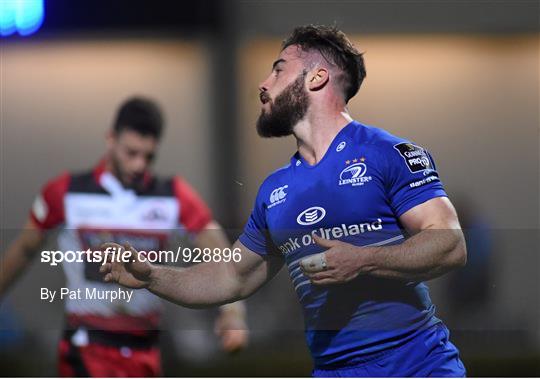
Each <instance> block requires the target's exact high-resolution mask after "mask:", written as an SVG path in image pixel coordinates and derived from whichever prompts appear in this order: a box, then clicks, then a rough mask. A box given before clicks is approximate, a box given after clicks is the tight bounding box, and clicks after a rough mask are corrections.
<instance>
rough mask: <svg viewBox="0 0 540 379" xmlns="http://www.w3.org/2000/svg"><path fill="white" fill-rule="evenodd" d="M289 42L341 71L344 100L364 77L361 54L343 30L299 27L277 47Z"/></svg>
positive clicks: (287, 45) (321, 26) (354, 92)
mask: <svg viewBox="0 0 540 379" xmlns="http://www.w3.org/2000/svg"><path fill="white" fill-rule="evenodd" d="M292 45H298V46H299V47H300V48H301V49H302V50H304V51H310V50H316V51H318V52H319V53H320V54H321V55H322V56H323V57H324V59H326V60H327V61H328V62H330V63H331V64H334V65H336V66H337V67H339V68H340V69H341V70H342V71H343V74H344V76H343V78H342V80H341V81H342V87H343V95H344V97H345V102H348V101H349V99H351V98H352V97H353V96H354V95H356V93H357V92H358V89H359V88H360V85H361V84H362V81H363V80H364V78H365V77H366V67H365V65H364V58H363V56H362V53H360V52H359V51H358V50H356V48H355V47H354V46H353V44H352V43H351V41H349V39H348V38H347V36H346V35H345V33H343V32H342V31H340V30H338V29H337V28H336V27H334V26H325V25H304V26H299V27H297V28H295V29H294V30H293V32H292V33H291V35H290V36H289V37H287V39H285V40H284V41H283V44H282V45H281V50H285V49H286V48H287V47H289V46H292Z"/></svg>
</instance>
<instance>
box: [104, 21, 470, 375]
mask: <svg viewBox="0 0 540 379" xmlns="http://www.w3.org/2000/svg"><path fill="white" fill-rule="evenodd" d="M365 75H366V71H365V67H364V61H363V57H362V54H360V53H359V52H358V51H357V50H356V49H355V47H354V46H353V45H352V44H351V43H350V41H349V40H348V39H347V37H346V36H345V34H343V33H342V32H341V31H339V30H336V29H335V28H331V27H325V26H312V25H310V26H303V27H298V28H296V29H295V30H294V31H293V33H292V34H291V36H289V37H288V38H287V39H286V40H285V41H284V43H283V45H282V50H281V52H280V54H279V56H278V58H277V60H276V61H275V62H274V64H273V66H272V71H271V74H270V75H269V76H268V78H266V79H265V80H264V82H262V83H261V84H260V87H259V89H260V99H261V102H262V111H261V115H260V117H259V120H258V122H257V130H258V132H259V134H260V135H261V136H263V137H280V136H288V135H291V134H292V135H294V136H295V138H296V140H297V145H298V151H297V152H296V153H295V154H294V155H293V157H292V158H291V160H290V163H289V164H288V165H287V166H285V167H283V168H281V169H278V170H277V171H275V172H274V173H272V174H271V175H270V176H269V177H268V178H267V179H266V180H265V181H264V183H263V184H262V185H261V187H260V189H259V193H258V195H257V199H256V201H255V206H254V209H253V212H252V214H251V216H250V218H249V220H248V222H247V224H246V226H245V229H244V232H243V234H242V235H241V236H240V238H239V240H238V241H237V242H236V244H235V247H236V248H239V249H240V250H241V260H240V261H239V262H230V263H224V262H221V263H208V264H200V265H197V266H193V267H190V268H172V267H166V266H153V265H150V264H148V263H145V262H141V261H139V260H135V261H134V262H133V263H128V264H125V265H124V264H122V263H121V262H111V263H107V264H106V265H104V266H103V267H102V272H103V273H104V274H105V281H108V282H118V283H120V284H122V285H125V286H128V287H133V288H147V289H149V290H150V291H152V292H153V293H155V294H157V295H159V296H162V297H164V298H166V299H168V300H170V301H173V302H175V303H177V304H180V305H184V306H187V307H202V306H211V305H219V304H224V303H228V302H233V301H237V300H239V299H243V298H246V297H248V296H250V295H251V294H252V293H254V292H255V291H256V290H257V289H258V288H260V287H261V286H262V285H263V284H264V283H266V282H267V281H268V280H270V279H271V278H272V277H273V276H274V275H275V274H276V273H277V272H278V271H279V270H280V268H281V267H282V265H283V264H285V265H286V266H287V268H288V271H289V274H290V277H291V281H292V284H293V286H294V288H295V291H296V292H297V294H298V298H299V301H300V303H301V304H302V306H303V309H304V317H305V329H306V340H307V343H308V346H309V348H310V351H311V354H312V356H313V360H314V365H315V368H314V370H313V375H314V376H319V377H326V376H330V377H336V376H350V377H351V376H352V377H363V376H368V377H375V376H384V377H389V376H400V377H404V376H437V377H449V376H464V375H465V368H464V366H463V364H462V362H461V360H460V358H459V352H458V350H457V348H456V347H455V346H454V345H453V344H452V343H451V342H450V341H449V339H448V336H449V333H448V329H447V328H446V327H445V326H444V324H443V323H442V321H441V320H440V319H438V318H437V317H436V316H435V307H434V305H433V304H432V303H431V300H430V298H429V294H428V289H427V287H426V285H425V284H423V281H425V280H429V279H433V278H436V277H438V276H441V275H443V274H444V273H446V272H448V271H450V270H452V269H454V268H457V267H460V266H463V265H464V264H465V261H466V248H465V243H464V238H463V234H462V232H461V229H460V225H459V221H458V218H457V216H456V212H455V210H454V207H453V206H452V204H451V202H450V201H449V199H448V197H447V195H446V193H445V191H444V189H443V186H442V184H441V181H440V180H439V176H438V173H437V171H436V168H435V164H434V162H433V159H432V157H431V155H430V154H429V153H428V152H427V151H426V150H425V149H423V148H422V147H420V146H418V145H415V144H414V143H412V142H410V141H408V140H405V139H402V138H399V137H396V136H394V135H392V134H390V133H388V132H386V131H384V130H381V129H378V128H375V127H370V126H366V125H363V124H361V123H359V122H356V121H354V120H352V119H351V117H350V116H349V114H348V112H347V110H346V105H347V102H348V101H349V100H350V99H351V98H352V97H353V96H354V95H355V94H356V93H357V91H358V89H359V87H360V85H361V83H362V80H363V79H364V77H365ZM115 247H116V248H120V247H119V246H115ZM126 248H130V247H129V246H126ZM131 249H132V248H131ZM132 252H133V254H134V255H137V252H136V251H135V250H133V249H132Z"/></svg>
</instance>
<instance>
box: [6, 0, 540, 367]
mask: <svg viewBox="0 0 540 379" xmlns="http://www.w3.org/2000/svg"><path fill="white" fill-rule="evenodd" d="M6 1H8V0H0V6H3V7H5V6H6V4H7V3H6ZM43 4H44V20H43V24H42V26H41V28H40V29H39V30H37V31H36V32H35V33H34V34H32V35H28V36H20V35H18V34H16V33H14V34H12V35H9V36H4V37H0V80H1V84H0V112H1V119H0V121H1V123H0V139H1V143H0V149H1V150H0V159H1V164H0V207H1V210H2V211H1V219H0V226H1V241H0V247H1V249H2V250H3V249H4V248H5V247H6V246H7V244H8V243H9V241H10V239H11V237H12V236H13V234H14V232H16V230H17V229H18V228H20V227H21V226H22V223H23V222H24V220H25V218H26V216H27V214H28V210H29V208H30V206H31V204H32V201H33V198H34V196H35V195H36V194H37V193H38V191H39V188H41V186H42V185H43V184H44V183H45V182H46V181H47V180H48V179H50V178H51V177H54V176H56V175H57V174H59V173H60V172H62V171H64V170H81V169H86V168H88V167H90V166H92V165H93V164H94V163H95V162H97V160H98V159H99V158H100V156H101V154H102V153H103V151H104V136H105V134H106V132H107V131H108V129H109V128H110V126H111V123H112V118H113V114H114V112H115V110H116V108H117V106H118V105H119V104H120V103H121V102H122V101H123V100H124V99H125V98H127V97H128V96H131V95H133V94H143V95H147V96H150V97H152V98H154V99H156V100H157V101H159V103H160V104H161V106H162V108H163V110H164V112H165V115H166V119H167V127H166V134H165V138H164V140H163V143H162V146H161V149H160V152H159V157H158V159H157V162H156V167H155V169H156V171H157V172H158V173H161V174H167V175H169V174H176V173H179V174H181V175H183V176H184V177H185V178H187V179H188V180H189V181H190V182H191V183H192V184H193V186H194V187H195V188H197V189H198V190H199V192H200V193H201V194H202V195H203V197H204V198H205V199H206V200H207V201H208V202H209V204H210V205H211V207H212V209H213V211H214V213H215V216H216V218H217V219H218V220H219V221H220V222H221V223H222V224H223V225H224V226H225V227H226V228H227V229H228V231H229V233H230V237H231V238H235V237H236V236H237V235H238V232H239V229H240V228H241V227H242V226H243V223H244V222H245V220H246V219H247V216H248V215H249V212H250V210H251V206H252V204H253V201H254V198H255V194H256V191H257V188H258V186H259V184H260V183H261V181H262V180H263V179H264V178H265V177H266V175H268V173H269V172H271V171H273V170H274V169H276V168H277V167H280V166H282V165H283V164H285V163H286V162H287V161H288V159H289V157H290V156H291V155H292V154H293V153H294V151H295V144H294V140H293V139H292V138H289V139H285V140H283V139H280V140H261V139H260V138H258V137H257V135H256V131H255V128H254V124H255V120H256V117H257V115H258V113H259V110H260V107H259V99H258V89H257V87H258V83H259V82H260V81H262V80H263V79H264V78H265V77H266V75H267V74H268V72H269V71H270V68H271V64H272V62H273V60H274V59H275V57H276V56H277V54H278V53H279V46H280V42H281V40H282V39H283V38H285V37H286V36H287V34H288V33H289V32H290V31H291V30H292V29H293V28H294V27H295V26H297V25H301V24H306V23H315V24H335V25H336V26H338V27H339V28H340V29H342V30H343V31H344V32H345V33H347V34H348V36H349V37H350V38H351V40H353V42H354V44H355V45H356V46H357V47H358V48H359V49H360V50H361V51H364V52H365V56H364V57H365V60H366V66H367V72H368V74H367V79H366V81H365V82H364V84H363V86H362V88H361V90H360V93H359V94H358V95H357V96H356V97H355V98H354V99H352V101H351V103H350V107H349V108H350V112H351V114H352V116H353V117H354V118H355V119H357V120H359V121H361V122H363V123H366V124H370V125H375V126H378V127H381V128H384V129H387V130H389V131H390V132H392V133H394V134H397V135H400V136H404V137H407V138H409V139H411V140H413V141H415V142H416V143H418V144H421V145H423V146H425V147H427V148H428V149H429V150H430V151H431V153H432V154H433V156H434V157H435V160H436V162H437V164H438V168H439V172H440V174H441V177H442V179H443V182H444V183H445V186H446V188H447V191H448V193H449V194H450V197H451V199H452V200H453V201H454V203H455V205H456V207H457V209H458V212H459V214H460V218H461V221H462V224H463V226H464V228H465V231H466V237H467V242H468V246H469V264H468V266H467V267H466V268H464V269H462V270H460V271H459V272H456V273H453V274H451V275H448V276H446V277H443V278H440V279H437V280H434V281H432V282H430V283H429V285H430V287H431V288H432V299H433V300H434V302H435V304H436V305H437V306H438V315H439V316H440V317H441V318H442V319H443V320H445V321H446V322H447V324H448V326H449V327H450V329H451V332H452V339H453V340H454V342H455V344H456V345H457V346H458V347H459V348H460V350H461V352H462V356H463V360H464V362H465V364H466V366H467V367H468V373H469V375H471V376H540V279H539V275H538V269H539V268H540V255H539V247H540V241H539V228H540V226H539V214H540V203H539V193H540V192H539V186H540V170H539V165H540V159H539V158H540V156H539V143H540V138H539V106H540V97H539V85H540V83H539V70H540V64H539V63H540V61H539V47H540V45H539V14H540V12H539V9H540V3H539V2H538V1H520V0H514V1H511V0H508V1H436V0H435V1H419V0H415V1H295V2H293V1H233V0H231V1H210V0H198V1H181V2H179V1H163V0H154V1H149V0H147V1H144V0H115V1H95V0H92V1H91V0H80V1H76V2H75V1H69V0H45V1H44V3H43ZM0 12H1V9H0ZM282 274H283V273H282ZM63 280H64V279H63V273H62V271H61V269H60V268H57V269H50V268H48V267H45V266H44V265H41V264H39V263H35V264H34V265H33V267H32V269H31V270H30V271H29V272H27V273H26V275H25V276H24V277H23V279H22V280H20V281H19V282H18V283H17V284H16V285H15V287H14V288H13V290H12V291H11V292H10V295H9V297H8V299H6V301H4V302H3V303H2V304H1V305H0V329H1V330H0V375H3V376H19V375H22V376H54V375H56V366H55V365H56V360H55V356H56V343H57V341H58V338H59V334H60V330H61V326H62V322H63V321H62V317H63V311H62V305H61V304H60V303H53V304H50V305H48V304H45V303H43V302H41V301H39V299H38V297H37V296H38V295H37V293H36V292H35V288H36V286H40V285H47V286H55V285H57V286H60V285H61V284H62V283H63ZM247 304H248V311H249V322H250V326H251V328H252V341H251V345H250V348H249V349H248V350H247V351H245V352H243V353H240V354H237V355H235V356H233V357H228V356H226V355H225V354H223V353H221V352H220V351H219V349H218V347H217V341H216V338H215V337H214V336H213V334H212V316H213V315H212V311H192V310H185V309H181V308H179V307H175V306H172V305H167V313H166V320H165V323H164V326H163V328H164V330H165V333H164V337H163V341H162V343H163V351H164V358H165V359H164V368H165V375H170V376H231V375H232V376H306V375H309V374H310V368H311V361H310V358H309V355H308V352H307V349H306V347H305V346H304V340H303V332H302V327H303V326H302V319H301V312H300V307H299V305H298V304H297V302H296V298H295V294H294V293H293V291H292V288H291V286H290V284H289V282H288V279H287V275H281V274H280V275H278V277H277V278H275V279H274V280H273V281H272V282H271V283H270V285H269V286H267V287H266V288H264V289H262V290H261V291H260V292H258V293H257V294H256V295H255V296H254V297H253V298H251V299H250V300H248V302H247Z"/></svg>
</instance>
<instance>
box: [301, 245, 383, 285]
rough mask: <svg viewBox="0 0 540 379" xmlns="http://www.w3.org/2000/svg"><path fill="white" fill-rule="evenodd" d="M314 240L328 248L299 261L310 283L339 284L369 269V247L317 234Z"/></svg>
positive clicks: (372, 249)
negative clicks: (329, 238)
mask: <svg viewBox="0 0 540 379" xmlns="http://www.w3.org/2000/svg"><path fill="white" fill-rule="evenodd" d="M313 239H314V240H315V242H316V243H317V244H318V245H319V246H322V247H325V248H327V249H328V250H326V251H323V252H322V253H319V254H314V255H311V256H309V257H307V258H304V259H303V260H302V261H300V267H302V271H303V273H304V275H306V276H307V277H308V278H309V279H310V280H311V283H312V284H317V285H325V284H339V283H346V282H349V281H351V280H353V279H354V278H356V277H357V276H358V275H359V274H360V273H361V272H364V271H369V269H368V264H367V258H368V257H369V256H370V254H371V253H372V252H373V251H374V248H371V247H358V246H354V245H351V244H350V243H346V242H341V241H338V240H328V239H325V238H322V237H319V236H317V235H314V236H313Z"/></svg>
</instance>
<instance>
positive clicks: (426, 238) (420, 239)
mask: <svg viewBox="0 0 540 379" xmlns="http://www.w3.org/2000/svg"><path fill="white" fill-rule="evenodd" d="M400 222H401V224H402V225H403V226H404V227H405V228H406V229H407V231H408V232H409V233H410V234H412V237H411V238H409V239H407V240H406V241H405V242H404V243H402V244H400V245H394V246H381V247H358V246H354V245H351V244H348V243H345V242H341V241H337V240H326V239H322V238H316V241H317V243H319V244H320V245H321V246H323V247H327V248H329V249H328V250H326V251H325V252H324V253H321V255H322V254H324V256H325V260H326V265H327V268H326V269H321V268H320V267H319V266H321V264H318V262H321V257H320V256H312V257H310V258H309V260H308V261H306V263H304V264H303V267H304V271H305V272H306V275H307V276H308V277H310V279H311V280H312V282H313V283H314V284H321V285H324V284H333V283H342V282H347V281H349V280H352V279H354V278H355V277H356V276H358V275H360V274H367V275H372V276H377V277H381V278H388V279H397V280H403V281H423V280H429V279H433V278H436V277H438V276H441V275H443V274H444V273H446V272H448V271H450V270H452V269H454V268H457V267H460V266H463V265H464V264H465V262H466V260H467V252H466V248H465V240H464V237H463V233H462V231H461V228H460V225H459V221H458V218H457V215H456V211H455V209H454V207H453V206H452V204H451V203H450V201H449V200H448V199H447V198H446V197H438V198H434V199H431V200H429V201H426V202H425V203H423V204H420V205H418V206H416V207H414V208H412V209H410V210H409V211H407V212H405V213H404V214H403V215H402V216H401V217H400Z"/></svg>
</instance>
